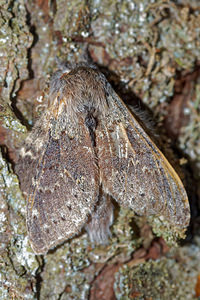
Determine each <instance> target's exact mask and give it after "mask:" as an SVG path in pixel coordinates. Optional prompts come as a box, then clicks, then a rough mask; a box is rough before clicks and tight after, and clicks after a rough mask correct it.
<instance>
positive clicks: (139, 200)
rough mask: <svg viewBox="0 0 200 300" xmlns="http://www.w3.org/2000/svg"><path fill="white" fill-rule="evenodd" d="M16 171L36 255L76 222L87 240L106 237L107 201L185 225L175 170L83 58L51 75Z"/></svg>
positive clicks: (187, 211)
mask: <svg viewBox="0 0 200 300" xmlns="http://www.w3.org/2000/svg"><path fill="white" fill-rule="evenodd" d="M16 172H17V174H18V175H19V178H20V182H21V188H22V190H23V192H24V194H25V195H26V198H27V229H28V235H29V239H30V242H31V245H32V248H33V250H34V252H35V253H37V254H44V253H46V252H47V251H48V250H49V249H50V248H52V247H54V246H56V245H57V244H59V243H61V242H63V241H64V240H66V239H68V238H71V237H73V236H74V235H75V234H77V233H79V232H80V230H81V229H82V227H84V226H85V229H86V230H87V231H88V233H89V236H90V239H91V240H92V241H93V242H100V243H101V242H104V241H106V240H107V238H108V237H109V235H110V231H109V227H110V226H111V224H112V222H113V207H112V203H111V198H113V199H115V200H116V201H117V202H118V203H119V204H120V205H123V206H125V207H130V208H131V209H133V210H134V211H135V213H137V214H138V215H157V216H162V217H163V218H164V219H167V220H168V222H169V223H171V224H172V225H173V226H175V227H177V228H180V229H185V228H186V227H187V226H188V223H189V219H190V209H189V204H188V199H187V195H186V192H185V189H184V187H183V185H182V182H181V180H180V179H179V177H178V175H177V174H176V172H175V171H174V169H173V168H172V166H171V165H170V164H169V162H168V161H167V159H166V158H165V157H164V155H163V154H162V153H161V152H160V150H159V149H158V148H157V147H156V145H155V144H154V143H153V142H152V140H151V139H150V137H149V136H148V135H147V134H146V132H145V131H144V129H143V128H142V127H141V125H140V124H139V123H138V121H137V120H136V118H135V117H134V115H133V114H132V113H131V112H130V111H129V109H128V108H127V107H126V106H125V104H124V103H123V101H122V100H121V99H120V98H119V96H118V95H117V94H116V93H115V92H114V90H113V89H112V87H111V86H110V84H109V83H108V81H107V80H106V78H105V77H104V75H103V74H102V73H101V72H100V71H99V70H98V69H97V68H96V67H94V66H91V65H88V64H85V63H80V64H77V65H76V66H75V67H74V68H73V69H71V70H67V69H66V70H60V71H58V72H56V73H55V74H54V76H53V78H52V81H51V89H50V95H49V103H48V109H47V110H46V111H45V113H44V115H43V116H42V117H41V118H40V119H39V120H38V121H37V122H36V124H35V126H34V127H33V130H32V132H31V133H30V134H29V136H28V137H27V139H26V141H25V144H24V146H23V147H22V149H21V151H20V157H19V161H18V164H17V167H16Z"/></svg>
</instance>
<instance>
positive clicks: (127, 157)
mask: <svg viewBox="0 0 200 300" xmlns="http://www.w3.org/2000/svg"><path fill="white" fill-rule="evenodd" d="M112 93H113V96H112V97H109V99H108V100H109V101H108V104H109V113H108V114H107V116H106V117H102V118H101V119H100V120H99V123H98V127H97V130H96V144H97V156H98V162H99V168H100V181H101V183H102V185H103V190H104V191H106V192H107V193H109V194H110V195H111V196H112V197H113V198H114V199H116V200H117V201H118V202H119V203H120V204H121V205H124V206H129V207H130V208H132V209H133V210H134V211H135V212H136V213H137V214H139V215H158V216H160V217H161V218H162V217H163V218H164V219H165V220H166V219H167V220H168V221H169V222H170V223H171V224H173V225H174V226H177V227H179V228H185V227H187V226H188V223H189V220H190V209H189V203H188V199H187V194H186V192H185V189H184V187H183V185H182V182H181V180H180V179H179V177H178V175H177V174H176V172H175V171H174V169H173V168H172V166H171V165H170V164H169V162H168V161H167V159H166V158H165V157H164V155H163V154H162V153H161V152H160V151H159V149H158V148H157V147H156V145H155V144H154V143H153V142H152V140H151V139H150V138H149V136H148V135H147V134H146V133H145V131H144V130H143V128H142V127H141V126H140V124H139V123H138V122H137V121H136V119H135V118H134V117H133V115H132V114H131V112H130V111H129V110H128V108H127V107H126V106H125V105H124V104H123V102H122V101H121V99H120V98H119V97H118V96H117V95H116V94H115V93H114V91H113V92H112Z"/></svg>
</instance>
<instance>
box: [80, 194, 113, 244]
mask: <svg viewBox="0 0 200 300" xmlns="http://www.w3.org/2000/svg"><path fill="white" fill-rule="evenodd" d="M112 224H113V204H112V202H111V197H110V196H109V195H108V194H106V193H104V192H103V191H102V190H100V194H99V199H98V202H97V204H96V207H95V210H94V212H93V213H92V215H91V218H90V219H89V221H88V223H87V224H86V225H85V229H86V231H87V232H88V235H89V237H90V240H91V242H92V243H94V244H106V243H107V241H108V238H109V237H111V232H110V226H111V225H112Z"/></svg>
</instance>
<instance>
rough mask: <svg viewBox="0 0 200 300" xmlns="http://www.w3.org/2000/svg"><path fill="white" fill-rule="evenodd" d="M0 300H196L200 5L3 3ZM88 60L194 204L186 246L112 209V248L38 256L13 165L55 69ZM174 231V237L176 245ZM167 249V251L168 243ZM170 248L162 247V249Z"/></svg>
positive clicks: (161, 227)
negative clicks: (145, 130)
mask: <svg viewBox="0 0 200 300" xmlns="http://www.w3.org/2000/svg"><path fill="white" fill-rule="evenodd" d="M0 6H1V11H0V54H1V64H0V65H1V75H0V89H1V96H0V144H1V158H0V172H1V177H0V261H1V263H0V275H1V276H0V298H1V299H42V300H43V299H52V300H53V299H67V300H68V299H106V300H109V299H150V298H152V299H160V298H162V299H164V300H165V299H166V300H167V299H195V297H198V296H200V276H199V274H200V264H199V261H200V232H199V228H200V227H199V223H200V221H199V219H200V190H199V185H198V183H199V180H200V176H199V174H200V151H199V149H200V128H199V124H200V64H199V57H200V31H199V27H200V5H199V1H198V0H196V1H195V0H193V1H188V0H177V1H167V0H166V1H165V0H161V1H156V0H155V1H151V4H150V1H149V0H143V1H141V0H140V1H139V0H134V1H115V0H114V1H108V0H103V1H100V2H99V1H81V0H79V1H76V0H74V1H64V0H57V1H47V0H44V1H40V0H38V1H23V0H18V1H5V0H2V1H0ZM86 44H88V48H89V53H90V56H91V57H92V59H93V61H94V62H95V63H96V64H97V65H98V66H99V67H100V68H101V71H102V72H104V74H105V75H106V76H107V78H108V80H109V81H110V82H111V84H112V85H113V87H114V88H115V90H116V91H117V92H118V94H119V95H120V96H121V97H122V98H123V100H124V101H125V102H126V103H127V104H129V105H137V106H138V107H139V108H142V109H144V108H146V109H147V110H148V111H149V113H148V115H150V116H151V117H150V118H149V116H148V117H147V116H146V114H144V113H140V112H139V114H140V117H141V118H142V119H143V121H144V122H146V121H148V122H147V125H146V126H147V127H149V128H151V127H152V125H151V124H149V123H150V122H149V119H151V120H155V121H156V122H157V124H158V126H157V128H158V133H159V138H158V135H157V137H156V138H157V140H159V142H160V147H161V148H162V150H163V151H164V153H165V155H166V156H167V157H168V159H169V160H170V162H171V164H172V165H173V166H174V167H175V169H176V171H177V172H178V173H179V175H180V177H181V179H182V180H183V183H184V185H185V187H186V190H187V193H188V196H189V200H190V203H191V213H192V224H191V227H190V229H189V231H188V236H187V244H185V245H182V246H181V245H180V243H179V247H177V246H175V240H176V235H175V234H173V230H172V232H171V231H169V227H168V224H163V223H162V222H161V221H160V220H158V219H156V218H152V217H149V218H146V219H144V218H139V217H137V216H135V215H134V213H133V211H130V210H126V209H120V208H119V207H116V209H115V222H114V225H113V226H112V239H111V240H110V241H109V244H108V245H107V246H102V247H99V248H93V247H92V246H91V244H90V242H89V239H88V236H87V234H86V233H85V232H83V233H82V234H80V235H79V236H78V237H75V238H73V239H72V240H70V241H67V242H65V243H64V244H62V245H61V246H59V247H57V248H56V249H54V250H52V251H50V252H49V253H48V254H47V255H45V256H36V255H34V253H33V252H32V249H31V247H30V245H29V242H28V239H27V233H26V225H25V215H26V213H25V210H26V204H25V200H24V198H23V196H22V193H21V191H20V188H19V182H18V178H17V176H16V175H15V174H14V171H13V169H14V165H15V162H16V157H17V150H18V149H19V147H20V144H21V143H22V141H23V139H24V138H25V136H26V134H27V129H30V128H31V126H32V124H34V122H35V120H36V119H37V117H38V116H39V115H40V114H41V111H43V110H44V107H45V100H46V97H47V93H46V91H48V83H49V77H50V76H49V75H51V74H52V73H53V72H54V71H55V70H56V68H57V66H56V65H57V63H56V56H58V57H59V59H60V60H61V61H62V60H64V61H75V62H77V61H78V60H80V57H81V56H82V55H83V54H84V48H85V45H86ZM181 235H182V233H181V232H179V233H178V236H179V237H180V236H181ZM163 238H164V239H165V241H167V243H168V246H167V244H166V242H165V241H164V239H163ZM169 245H170V247H169Z"/></svg>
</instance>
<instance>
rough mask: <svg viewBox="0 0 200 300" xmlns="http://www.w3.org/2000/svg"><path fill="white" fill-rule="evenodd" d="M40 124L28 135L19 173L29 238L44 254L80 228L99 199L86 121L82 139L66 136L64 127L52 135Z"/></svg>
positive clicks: (36, 251)
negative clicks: (55, 136) (55, 135)
mask: <svg viewBox="0 0 200 300" xmlns="http://www.w3.org/2000/svg"><path fill="white" fill-rule="evenodd" d="M41 127H42V126H41ZM39 128H40V127H39V125H38V126H36V128H34V130H33V132H32V133H31V135H30V136H29V137H28V139H27V142H26V146H25V147H24V148H23V150H22V154H23V155H22V154H21V158H20V161H19V163H18V167H17V173H18V175H19V177H20V179H21V185H22V189H23V190H24V191H26V192H27V194H28V195H27V228H28V234H29V239H30V242H31V244H32V248H33V250H34V252H35V253H37V254H43V253H46V252H47V251H48V250H49V249H50V248H52V247H53V246H55V245H57V244H58V243H61V242H62V241H64V240H65V239H67V238H70V237H72V236H73V235H75V234H76V233H78V232H79V231H80V229H81V228H82V227H83V225H84V224H85V222H86V221H87V218H88V215H89V214H90V213H91V212H92V210H93V207H94V205H95V202H96V201H97V199H98V192H99V188H98V186H99V183H98V169H97V166H96V160H95V154H94V150H93V146H92V144H91V139H90V135H89V132H88V130H87V128H86V127H85V126H84V124H82V126H81V128H82V134H81V138H76V137H74V138H70V137H69V136H68V135H67V133H66V132H65V131H63V132H61V133H60V135H59V138H57V139H55V138H53V137H52V135H51V134H50V133H48V132H45V131H44V130H42V129H39ZM39 130H41V132H40V133H39V134H38V132H39ZM34 139H35V140H34ZM39 139H40V140H41V141H42V142H41V145H40V147H39V146H38V142H39ZM29 174H30V175H29Z"/></svg>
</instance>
